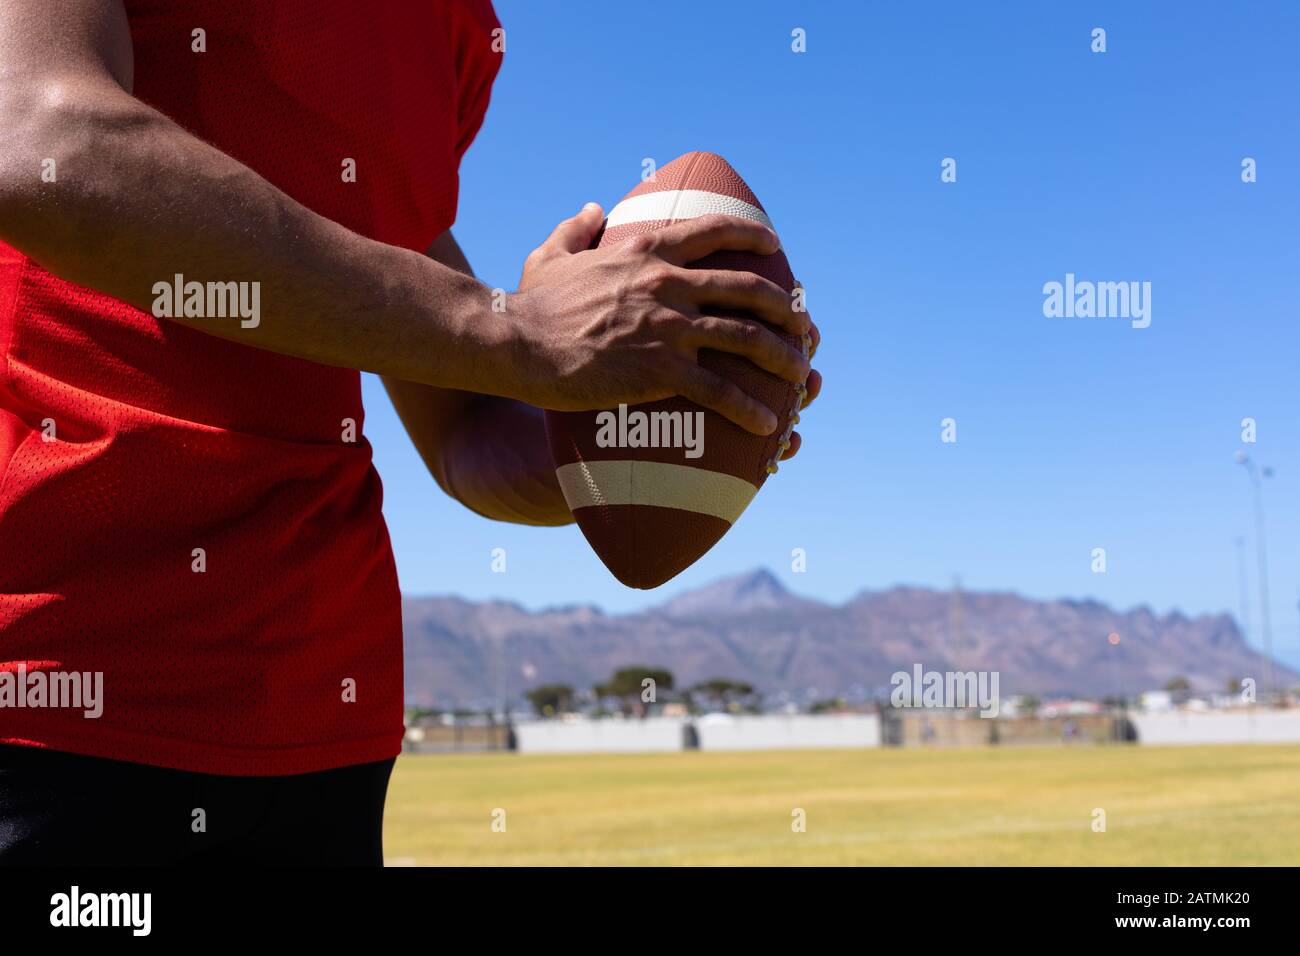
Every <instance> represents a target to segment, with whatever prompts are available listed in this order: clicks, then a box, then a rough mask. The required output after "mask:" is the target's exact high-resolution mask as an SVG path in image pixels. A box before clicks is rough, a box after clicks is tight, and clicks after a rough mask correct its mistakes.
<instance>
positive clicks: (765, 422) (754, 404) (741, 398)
mask: <svg viewBox="0 0 1300 956" xmlns="http://www.w3.org/2000/svg"><path fill="white" fill-rule="evenodd" d="M676 389H677V394H678V395H681V396H682V397H683V398H688V399H690V400H691V401H692V402H694V403H695V404H696V405H700V406H703V407H704V408H707V409H709V410H710V411H714V412H717V413H718V414H719V415H721V416H723V417H724V418H726V419H729V420H730V421H733V422H735V423H736V424H737V425H739V426H740V427H741V428H743V429H745V430H746V431H748V432H753V433H754V434H755V435H770V434H772V432H774V431H776V428H777V424H778V423H777V420H776V415H774V414H773V413H772V410H771V409H769V408H767V407H766V406H765V405H763V404H762V403H761V402H759V401H758V400H757V399H755V398H751V397H750V396H748V395H746V394H745V393H744V392H743V391H741V390H740V389H739V388H737V387H736V386H735V385H733V384H731V382H728V381H727V380H726V379H725V378H723V377H722V376H720V375H715V374H713V373H712V372H710V371H709V370H708V369H704V368H701V367H700V366H698V365H695V364H692V363H690V362H683V363H682V365H681V367H680V373H679V376H678V381H677V385H676Z"/></svg>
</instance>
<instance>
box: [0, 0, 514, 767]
mask: <svg viewBox="0 0 1300 956" xmlns="http://www.w3.org/2000/svg"><path fill="white" fill-rule="evenodd" d="M125 6H126V10H127V15H128V17H129V20H130V28H131V37H132V40H133V42H134V48H135V89H134V93H135V95H136V96H137V97H138V98H139V99H141V100H143V101H144V102H146V103H148V104H150V105H151V106H153V107H155V108H157V109H158V110H160V111H161V112H163V113H165V114H166V115H167V116H169V117H171V118H172V119H173V120H175V121H176V122H177V123H178V124H179V125H181V126H182V127H184V128H185V129H187V130H189V131H190V132H191V133H193V134H194V135H196V136H198V137H200V138H202V139H203V140H205V141H207V142H208V143H211V144H213V145H214V146H216V147H217V148H218V149H221V150H223V151H224V152H226V153H228V154H229V155H231V156H233V157H235V158H236V159H238V160H239V161H241V162H242V163H244V164H246V165H247V166H249V167H250V168H252V169H254V170H256V171H257V172H258V173H260V174H261V175H262V176H264V177H265V178H266V179H268V180H269V181H270V182H272V183H274V184H275V185H276V186H278V187H279V188H280V189H282V190H284V191H285V192H286V193H288V194H289V195H290V196H292V197H293V198H294V199H296V200H297V201H299V202H301V203H303V204H304V205H306V206H308V207H310V208H311V209H313V210H315V211H316V212H318V213H320V214H322V215H324V216H327V217H328V218H330V219H333V220H334V221H336V222H339V223H341V224H343V225H344V226H346V227H348V228H349V229H352V230H355V231H356V232H359V233H361V234H363V235H366V236H368V237H370V238H372V239H377V240H380V241H382V242H386V243H391V244H393V245H398V246H404V247H406V248H409V249H415V250H419V251H423V250H425V249H426V248H427V247H428V245H429V243H430V242H431V241H432V240H433V239H434V238H435V237H436V236H438V235H439V234H440V233H442V232H443V231H445V230H446V229H447V228H449V227H450V226H451V224H452V222H453V220H454V219H455V214H456V194H457V169H458V165H459V162H460V158H461V156H462V154H463V153H464V152H465V149H466V148H467V147H468V146H469V144H470V142H471V141H472V140H473V138H474V135H475V133H476V132H477V131H478V128H479V125H480V124H481V123H482V121H483V115H484V112H485V110H486V108H487V102H488V94H489V91H490V89H491V85H492V81H493V79H494V78H495V76H496V71H497V68H498V65H499V55H498V54H497V53H496V52H494V43H493V40H494V36H493V31H494V30H496V29H497V28H498V26H499V24H498V23H497V20H496V17H495V14H494V12H493V10H492V7H491V4H490V2H489V0H369V2H366V3H359V2H357V0H275V2H247V3H244V2H240V3H232V2H230V0H126V3H125ZM195 30H202V31H204V34H203V41H204V44H205V46H206V50H205V52H195V50H194V49H193V45H194V43H195V34H194V31H195ZM346 159H352V160H355V162H356V171H357V172H356V177H355V182H345V181H344V178H343V176H342V175H341V174H342V170H343V163H344V161H345V160H346ZM219 212H220V211H218V210H214V215H216V214H218V213H219ZM349 420H351V421H353V422H355V425H356V437H355V438H353V439H352V440H349V436H348V435H347V433H346V423H347V422H348V421H349ZM362 423H363V410H362V407H361V388H360V376H359V374H358V373H357V372H355V371H351V370H347V369H337V368H329V367H326V366H323V365H317V364H314V363H312V362H307V361H303V360H300V359H294V358H286V357H284V356H279V355H275V354H273V353H271V352H266V351H261V350H258V349H254V348H250V347H248V346H244V345H239V344H236V343H233V342H228V341H224V340H221V339H218V338H214V337H212V336H208V335H205V334H203V333H201V332H198V331H195V330H193V329H189V328H185V327H183V326H181V325H178V324H175V323H172V322H169V321H168V320H166V319H156V318H154V317H153V316H151V315H150V314H148V313H146V312H142V311H140V310H138V309H135V308H133V307H131V306H129V305H126V304H125V303H123V302H121V301H119V300H117V299H114V298H111V297H109V296H106V295H102V294H100V293H97V292H95V291H92V290H90V289H86V288H83V287H80V286H76V285H73V284H71V283H68V282H65V281H63V280H61V279H59V278H58V277H57V276H54V275H51V274H50V273H48V272H46V271H44V270H43V269H41V268H40V267H39V266H37V265H36V264H35V263H33V262H31V261H30V260H28V259H27V258H25V257H24V256H23V255H22V254H21V253H20V252H18V251H16V250H14V249H12V248H10V247H8V246H5V245H3V244H0V742H3V743H10V744H27V745H33V746H38V747H49V748H53V749H56V750H63V751H69V752H73V753H81V754H89V755H93V756H100V757H109V758H114V759H118V760H129V761H135V762H139V763H148V764H156V765H160V766H167V767H175V768H181V769H186V770H196V771H202V772H209V773H221V774H238V775H263V774H266V775H274V774H291V773H304V772H309V771H314V770H320V769H324V768H328V767H336V766H342V765H346V764H352V763H360V762H365V761H372V760H380V759H384V758H387V757H391V756H394V755H395V754H397V753H398V751H399V750H400V746H401V737H402V733H403V726H402V705H403V700H402V636H401V606H400V600H399V594H398V589H397V577H396V573H395V569H394V564H393V557H392V550H391V547H390V544H389V539H388V532H387V529H386V527H385V525H384V520H383V517H382V515H381V512H380V506H381V501H382V491H381V487H380V482H379V477H378V475H377V474H376V473H375V470H374V468H373V467H372V465H371V452H370V446H369V444H368V443H367V442H366V440H365V439H364V437H361V428H362ZM5 672H8V673H7V674H6V673H5ZM59 674H61V675H65V677H66V676H67V675H71V674H78V675H82V676H81V679H83V680H84V681H85V682H86V684H85V686H86V687H87V688H88V687H90V686H91V683H90V682H91V681H93V675H95V674H100V675H102V685H101V686H102V692H101V695H100V696H101V697H102V713H101V714H100V715H99V716H98V717H88V716H85V708H84V707H82V708H76V707H67V706H57V707H53V706H48V705H49V704H50V703H53V702H55V701H54V700H52V699H51V696H50V695H47V697H46V700H45V704H46V705H45V706H31V704H32V703H33V702H34V701H36V700H37V699H38V698H37V697H36V696H34V695H33V693H32V688H33V687H34V686H35V683H36V682H38V681H39V680H41V679H42V678H44V679H45V680H47V681H50V682H52V679H53V677H54V676H55V675H59ZM6 688H7V691H6ZM6 694H7V696H6ZM19 704H24V706H19Z"/></svg>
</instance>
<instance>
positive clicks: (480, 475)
mask: <svg viewBox="0 0 1300 956" xmlns="http://www.w3.org/2000/svg"><path fill="white" fill-rule="evenodd" d="M428 254H429V256H430V257H431V258H433V259H436V260H438V261H439V262H441V263H443V264H444V265H447V266H450V267H451V268H453V269H456V270H457V271H458V272H463V273H464V274H466V275H473V270H472V269H471V268H470V264H469V260H468V259H466V258H465V254H464V253H463V252H462V251H461V249H460V246H459V245H458V244H457V243H456V239H455V237H453V236H452V234H451V232H445V233H443V234H442V235H441V236H439V237H438V238H437V239H435V240H434V242H433V245H432V246H430V247H429V253H428ZM384 387H385V388H387V389H388V395H389V397H390V398H392V400H393V407H394V408H396V409H397V414H398V415H399V416H400V417H401V419H402V424H403V425H405V426H406V431H407V434H409V435H410V436H411V441H412V442H414V443H415V447H416V450H417V451H419V453H420V457H421V458H423V459H424V463H425V464H426V465H427V466H428V468H429V472H430V473H431V474H432V475H433V477H434V479H435V480H436V481H437V482H438V485H439V486H440V487H441V488H442V490H443V491H445V492H446V493H447V494H448V495H450V496H451V497H453V498H455V499H456V500H457V501H459V502H461V503H462V504H463V505H465V507H467V508H469V509H470V510H472V511H476V512H478V513H479V514H481V515H484V516H485V517H488V518H495V519H497V520H499V521H511V522H514V523H516V524H533V525H562V524H569V523H571V522H572V521H573V516H572V515H571V514H570V513H569V509H568V507H567V506H566V505H565V503H564V495H563V493H562V492H561V491H560V485H559V482H558V481H556V479H555V466H554V464H553V463H552V461H551V455H550V451H549V450H548V448H547V447H546V432H545V425H544V424H543V421H542V413H541V411H540V410H539V409H536V408H533V407H531V406H528V405H524V404H523V403H521V402H515V401H511V400H510V399H504V398H497V397H496V396H491V395H476V394H474V393H473V392H458V391H453V390H451V389H445V388H435V387H434V386H431V385H420V384H419V383H416V382H404V381H402V380H400V379H395V378H391V377H389V376H385V377H384Z"/></svg>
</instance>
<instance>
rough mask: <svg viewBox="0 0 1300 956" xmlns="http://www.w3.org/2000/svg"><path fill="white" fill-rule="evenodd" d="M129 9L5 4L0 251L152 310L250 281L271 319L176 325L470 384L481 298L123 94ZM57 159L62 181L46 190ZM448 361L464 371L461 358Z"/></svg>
mask: <svg viewBox="0 0 1300 956" xmlns="http://www.w3.org/2000/svg"><path fill="white" fill-rule="evenodd" d="M131 62H132V61H131V41H130V33H129V31H128V29H127V23H126V18H125V14H124V13H123V11H122V7H121V4H120V2H119V0H62V2H60V3H46V2H43V0H3V2H0V65H2V66H3V69H2V72H0V238H3V239H4V240H5V241H7V242H9V243H10V244H12V245H14V246H15V247H17V248H18V249H20V250H22V251H23V252H25V253H26V254H27V255H29V256H31V257H32V258H34V259H35V260H36V261H37V262H39V263H40V264H41V265H43V266H44V267H46V268H47V269H49V270H50V271H52V272H54V273H56V274H58V275H60V276H62V277H64V278H66V279H69V280H71V281H74V282H77V283H79V284H81V285H85V286H89V287H91V288H94V289H98V290H100V291H103V292H107V293H109V294H111V295H114V296H116V297H118V298H120V299H123V300H125V301H127V302H129V303H131V304H133V305H136V306H138V307H140V308H142V309H146V310H148V309H149V308H150V307H151V305H152V303H153V299H154V296H153V292H152V287H153V284H154V283H155V282H158V281H160V280H169V279H170V278H171V277H172V276H173V275H174V274H175V273H181V274H182V275H184V276H185V277H186V278H187V279H196V280H198V281H222V282H226V281H250V282H251V281H256V282H260V284H261V303H262V311H263V317H262V320H261V322H260V324H258V325H257V327H255V328H242V327H241V325H240V322H239V321H238V320H231V319H201V318H186V319H180V320H179V321H183V322H185V323H186V324H190V325H194V326H197V327H199V328H201V329H203V330H204V331H206V332H210V333H212V334H214V335H218V336H221V337H223V338H229V339H234V340H237V341H240V342H243V343H246V344H249V345H254V346H258V347H261V348H266V349H271V350H272V351H276V352H280V353H283V354H287V355H295V356H298V357H301V358H307V359H312V360H315V361H318V362H322V363H325V364H329V365H340V366H349V367H353V368H363V369H369V370H373V371H378V372H385V373H389V374H394V375H400V376H404V377H407V378H411V379H415V380H418V381H439V382H446V383H449V384H456V385H469V384H474V383H473V381H472V379H473V377H474V372H475V369H474V362H475V356H478V355H481V354H482V353H483V352H484V351H485V350H486V349H489V348H491V347H492V346H494V345H499V344H500V342H499V341H491V340H488V336H489V334H490V333H492V332H494V331H495V332H501V331H503V328H502V323H500V322H497V323H490V324H489V323H484V322H480V321H477V318H478V316H479V315H480V314H482V313H484V312H486V310H487V306H488V304H489V300H488V291H487V290H486V289H484V288H483V287H482V286H481V285H480V284H479V283H476V282H474V281H473V279H472V278H470V277H467V276H465V275H462V274H461V273H458V272H456V271H455V270H453V269H450V268H447V267H446V266H443V265H441V264H440V263H437V262H434V261H433V260H430V259H428V258H426V257H424V256H422V255H420V254H418V253H416V252H412V251H410V250H405V249H400V248H397V247H395V246H390V245H386V244H384V243H380V242H374V241H372V240H370V239H366V238H365V237H363V236H360V235H358V234H356V233H354V232H352V231H350V230H348V229H345V228H344V227H342V226H340V225H338V224H337V223H334V222H331V221H330V220H328V219H325V218H324V217H322V216H319V215H317V214H316V213H313V212H312V211H311V210H309V209H307V208H306V207H304V206H302V205H301V204H299V203H297V202H295V201H294V200H293V199H291V198H289V196H287V195H286V194H285V193H283V192H281V191H280V190H278V189H276V188H275V187H274V186H272V185H271V184H270V183H268V182H267V181H266V180H265V179H263V178H262V177H261V176H259V175H257V174H256V173H254V172H253V171H252V170H250V169H248V168H247V167H245V166H243V165H242V164H240V163H239V162H237V161H235V160H234V159H232V158H231V157H229V156H227V155H225V154H224V153H222V152H221V151H219V150H217V149H215V148H214V147H212V146H209V145H207V144H206V143H204V142H202V141H201V140H199V139H196V138H195V137H193V136H191V135H190V134H189V133H187V132H186V131H185V130H183V129H181V128H180V127H179V126H177V125H176V124H175V123H173V122H172V121H171V120H170V119H168V118H167V117H165V116H163V115H162V114H161V113H159V112H157V111H156V110H153V109H151V108H150V107H148V106H146V105H144V104H143V103H141V102H140V101H139V100H137V99H135V98H134V97H133V96H131V94H130V92H129V88H130V84H131V75H132V65H131ZM46 158H50V159H53V160H54V161H55V162H56V164H57V166H56V170H57V181H56V182H53V183H46V182H42V181H41V177H40V173H41V163H42V161H43V160H44V159H46ZM452 356H456V357H457V359H456V361H451V360H450V359H451V357H452Z"/></svg>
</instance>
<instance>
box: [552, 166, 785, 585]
mask: <svg viewBox="0 0 1300 956" xmlns="http://www.w3.org/2000/svg"><path fill="white" fill-rule="evenodd" d="M710 213H725V214H727V215H731V216H739V217H742V218H745V219H753V220H756V221H758V222H761V223H763V224H764V225H767V226H769V227H770V226H771V225H772V223H771V221H770V220H769V219H768V217H767V213H766V212H765V211H764V209H763V206H762V205H761V204H760V203H759V201H758V199H757V197H755V196H754V194H753V193H752V192H751V191H750V189H749V187H748V186H747V185H745V181H744V180H743V179H741V178H740V176H739V175H737V173H736V171H735V170H734V169H732V168H731V166H730V165H729V164H728V163H727V161H726V160H724V159H723V158H722V157H721V156H716V155H714V154H713V153H687V154H686V155H684V156H679V157H678V158H677V159H675V160H673V161H672V162H671V163H669V164H668V165H666V166H663V167H662V168H660V169H659V170H658V171H657V173H656V174H655V176H654V178H653V179H651V180H648V181H646V182H643V183H641V184H640V185H639V186H637V187H636V188H635V189H633V190H632V191H631V192H630V193H628V194H627V195H626V196H625V197H623V201H622V202H620V203H619V204H618V205H617V206H615V207H614V208H613V210H611V211H610V213H609V218H608V219H607V220H606V222H605V228H604V231H603V232H602V234H601V237H600V240H599V243H598V244H599V245H600V246H607V245H611V244H615V243H619V242H623V241H625V240H627V239H629V238H631V237H632V236H635V235H637V234H639V233H643V232H649V231H650V230H653V229H658V228H661V227H663V226H666V225H668V224H670V223H672V222H676V221H679V220H682V219H693V218H695V217H696V216H703V215H707V214H710ZM691 267H694V268H707V269H738V270H746V271H749V272H755V273H757V274H759V275H761V276H763V277H765V278H767V279H770V280H772V281H773V282H775V283H776V284H777V285H779V286H781V287H782V288H783V289H785V290H786V291H787V292H790V293H792V294H793V291H794V284H795V283H794V276H793V275H792V274H791V272H790V264H789V263H788V262H787V261H786V258H785V253H784V252H782V251H778V252H776V253H775V254H773V255H770V256H759V255H753V254H750V253H740V252H720V253H715V254H713V255H711V256H707V257H706V258H704V259H701V260H699V261H698V262H693V263H691ZM716 314H718V315H728V314H739V313H727V312H725V311H718V312H717V313H716ZM780 334H781V335H782V337H783V338H785V339H786V341H787V342H789V343H790V344H791V345H793V346H794V347H795V348H799V349H802V350H803V352H804V354H805V355H807V354H808V347H809V340H808V337H807V336H804V337H802V339H801V338H800V336H797V335H793V334H790V333H786V332H784V331H780ZM699 362H700V364H701V365H702V366H704V367H705V368H708V369H710V370H712V371H714V372H716V373H718V374H719V375H722V376H724V377H725V378H727V379H730V380H731V381H732V382H734V383H736V385H738V386H739V387H740V388H741V389H742V390H743V391H745V392H747V393H748V394H750V395H752V396H754V397H755V398H757V399H758V400H759V401H761V402H762V403H763V404H765V405H767V406H768V407H769V408H771V409H772V410H773V411H774V412H775V413H776V415H777V418H778V419H779V421H780V425H779V426H778V428H777V430H776V431H775V432H774V433H773V434H771V435H768V436H765V437H764V436H759V435H754V434H751V433H750V432H747V431H745V430H744V429H742V428H741V427H740V426H739V425H735V424H733V423H732V422H730V421H728V420H727V419H725V418H723V417H722V416H721V415H718V414H717V413H716V412H711V411H707V410H705V409H703V408H701V407H700V406H699V405H696V404H695V403H693V402H689V401H687V400H686V399H684V398H670V399H665V400H664V401H659V402H647V403H645V404H642V405H633V406H622V407H621V408H617V409H608V410H605V411H596V412H551V411H548V412H547V413H546V432H547V437H548V439H549V441H550V446H551V455H552V457H553V458H554V460H555V471H556V475H557V476H558V478H559V481H560V487H561V488H562V489H563V490H564V497H565V500H566V501H567V502H568V505H569V509H570V510H571V511H572V512H573V516H574V518H575V519H576V521H577V522H578V526H579V527H580V528H581V529H582V533H583V534H584V535H586V537H587V541H589V542H590V543H591V546H592V548H593V549H595V551H596V554H597V555H599V556H600V559H601V560H602V561H604V562H605V566H606V567H608V568H609V570H610V571H611V572H613V574H614V576H615V577H616V578H618V579H619V580H620V581H622V582H623V583H624V584H626V585H627V586H628V587H633V588H653V587H658V586H659V585H661V584H663V583H664V582H665V581H667V580H669V579H670V578H672V577H674V576H675V575H677V574H679V573H680V572H681V571H683V570H685V569H686V568H688V567H689V566H690V565H691V564H693V563H694V562H695V561H696V560H697V559H698V558H699V557H700V556H701V555H703V554H704V553H705V552H706V551H708V550H709V548H711V547H713V545H714V544H715V543H716V542H717V541H718V539H719V538H721V537H722V536H723V535H724V534H726V533H727V530H728V529H729V528H730V527H731V526H732V525H733V524H735V522H736V520H737V519H738V518H739V517H740V515H741V513H742V512H743V511H744V510H745V507H746V506H747V505H748V504H749V502H750V501H751V500H753V498H754V495H755V494H757V492H758V489H759V488H761V487H763V482H764V481H766V480H767V476H768V475H769V474H773V473H775V472H776V469H777V461H778V460H779V459H780V457H781V453H782V452H783V451H784V450H785V449H786V448H787V447H788V446H789V441H790V432H791V430H792V429H793V428H794V425H795V424H796V423H797V422H798V420H799V416H798V411H799V408H800V406H801V404H802V400H803V395H804V386H803V385H802V384H800V385H794V384H792V383H790V382H786V381H784V380H783V379H780V378H777V377H776V376H775V375H772V374H770V373H768V372H765V371H763V370H762V369H760V368H758V367H757V366H755V365H754V364H753V363H751V362H750V361H748V360H747V359H744V358H741V357H739V356H736V355H730V354H724V353H721V352H715V351H712V350H708V349H705V350H702V351H701V352H700V355H699Z"/></svg>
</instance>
